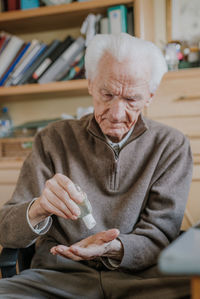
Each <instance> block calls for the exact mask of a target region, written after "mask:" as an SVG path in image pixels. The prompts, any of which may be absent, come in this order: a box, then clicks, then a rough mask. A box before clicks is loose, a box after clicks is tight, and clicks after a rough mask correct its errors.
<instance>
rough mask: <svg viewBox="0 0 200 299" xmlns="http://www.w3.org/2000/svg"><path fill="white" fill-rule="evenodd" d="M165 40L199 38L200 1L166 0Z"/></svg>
mask: <svg viewBox="0 0 200 299" xmlns="http://www.w3.org/2000/svg"><path fill="white" fill-rule="evenodd" d="M166 29H167V41H168V42H170V41H173V40H185V41H191V40H194V39H196V40H197V39H199V40H200V1H199V0H166Z"/></svg>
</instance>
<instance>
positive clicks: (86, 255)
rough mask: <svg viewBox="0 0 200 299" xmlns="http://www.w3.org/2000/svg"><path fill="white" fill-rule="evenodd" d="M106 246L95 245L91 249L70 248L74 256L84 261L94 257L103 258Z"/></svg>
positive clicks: (73, 246) (74, 246)
mask: <svg viewBox="0 0 200 299" xmlns="http://www.w3.org/2000/svg"><path fill="white" fill-rule="evenodd" d="M104 247H105V245H104V244H102V245H98V246H97V245H94V246H89V247H79V246H76V245H72V246H70V248H69V251H71V252H72V253H73V254H74V255H77V256H79V257H81V258H82V259H84V260H89V259H93V258H94V257H97V256H101V255H102V254H103V253H104V252H105V248H104Z"/></svg>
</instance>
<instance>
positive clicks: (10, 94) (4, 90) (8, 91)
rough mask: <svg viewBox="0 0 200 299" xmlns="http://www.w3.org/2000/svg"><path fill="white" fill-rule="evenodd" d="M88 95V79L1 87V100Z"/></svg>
mask: <svg viewBox="0 0 200 299" xmlns="http://www.w3.org/2000/svg"><path fill="white" fill-rule="evenodd" d="M80 94H81V95H88V91H87V80H85V79H80V80H70V81H60V82H51V83H46V84H26V85H19V86H11V87H0V102H1V101H11V100H27V99H28V98H31V99H34V98H38V96H39V97H40V99H41V98H47V99H50V98H55V96H56V97H70V96H78V95H79V96H80Z"/></svg>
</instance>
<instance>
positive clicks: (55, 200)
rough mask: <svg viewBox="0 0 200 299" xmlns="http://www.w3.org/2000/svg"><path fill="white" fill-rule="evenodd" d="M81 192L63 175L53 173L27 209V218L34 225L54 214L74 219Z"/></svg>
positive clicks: (77, 212)
mask: <svg viewBox="0 0 200 299" xmlns="http://www.w3.org/2000/svg"><path fill="white" fill-rule="evenodd" d="M83 197H84V195H83V192H81V190H80V191H79V189H78V188H77V187H76V185H75V184H74V183H73V182H72V181H71V180H70V179H69V178H68V177H67V176H65V175H63V174H59V173H58V174H55V175H54V176H53V177H52V178H51V179H49V180H47V181H46V183H45V188H44V189H43V192H42V194H41V196H40V197H38V198H37V199H36V200H35V201H34V203H33V204H32V205H31V207H30V209H29V220H30V222H31V225H32V226H33V227H34V226H35V225H37V224H38V223H39V222H41V221H43V220H44V219H45V218H46V217H48V216H50V215H52V214H55V215H57V216H60V217H63V218H65V219H72V220H76V219H77V217H78V216H79V214H80V209H79V207H78V205H77V204H80V203H81V202H82V201H83Z"/></svg>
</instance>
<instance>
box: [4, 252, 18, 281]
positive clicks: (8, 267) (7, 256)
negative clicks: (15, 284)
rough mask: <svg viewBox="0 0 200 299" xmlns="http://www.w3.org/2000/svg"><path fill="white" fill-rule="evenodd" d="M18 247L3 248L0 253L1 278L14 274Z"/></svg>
mask: <svg viewBox="0 0 200 299" xmlns="http://www.w3.org/2000/svg"><path fill="white" fill-rule="evenodd" d="M17 257H18V249H16V248H3V249H2V252H1V255H0V268H1V274H2V278H6V277H11V276H13V275H15V274H16V263H17Z"/></svg>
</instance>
